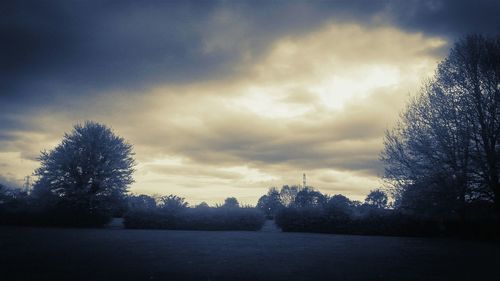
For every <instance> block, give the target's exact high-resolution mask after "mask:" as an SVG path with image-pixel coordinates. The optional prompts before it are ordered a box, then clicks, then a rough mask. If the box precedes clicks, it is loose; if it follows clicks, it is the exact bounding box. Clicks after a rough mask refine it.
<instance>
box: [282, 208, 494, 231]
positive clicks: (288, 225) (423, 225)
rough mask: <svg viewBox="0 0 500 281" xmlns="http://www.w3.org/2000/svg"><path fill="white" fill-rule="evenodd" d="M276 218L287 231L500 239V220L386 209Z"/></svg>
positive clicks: (303, 212)
mask: <svg viewBox="0 0 500 281" xmlns="http://www.w3.org/2000/svg"><path fill="white" fill-rule="evenodd" d="M275 219H276V224H277V225H278V226H279V227H280V228H281V229H282V230H283V231H287V232H318V233H338V234H357V235H391V236H456V237H465V238H479V239H481V238H484V239H491V238H494V239H499V238H500V226H499V224H498V223H497V222H493V221H489V220H488V221H487V220H475V221H465V222H462V221H458V220H447V221H443V220H429V219H422V218H416V217H414V216H409V215H404V214H402V213H400V212H398V211H394V210H386V209H371V210H365V211H364V213H363V214H362V215H359V214H358V215H352V214H347V213H340V214H339V212H338V211H332V210H328V209H326V208H314V207H311V208H284V209H281V210H280V211H279V212H278V213H277V215H276V217H275Z"/></svg>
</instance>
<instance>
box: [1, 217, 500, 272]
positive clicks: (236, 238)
mask: <svg viewBox="0 0 500 281" xmlns="http://www.w3.org/2000/svg"><path fill="white" fill-rule="evenodd" d="M499 261H500V244H499V243H492V242H477V241H476V242H472V241H463V240H452V239H424V238H408V237H406V238H402V237H376V236H349V235H327V234H310V233H281V232H247V231H170V230H124V229H59V228H30V227H0V272H1V274H2V276H1V277H2V278H1V280H110V279H114V280H398V281H399V280H498V278H499V277H500V268H499V267H498V264H499Z"/></svg>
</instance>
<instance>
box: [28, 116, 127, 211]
mask: <svg viewBox="0 0 500 281" xmlns="http://www.w3.org/2000/svg"><path fill="white" fill-rule="evenodd" d="M132 156H133V152H132V146H131V145H130V144H128V143H127V142H126V141H125V140H124V139H123V138H121V137H118V136H117V135H115V134H114V133H113V131H112V130H111V129H109V128H108V127H106V126H104V125H102V124H99V123H96V122H92V121H87V122H85V124H83V125H80V124H78V125H75V126H74V128H73V131H72V132H71V133H69V134H65V135H64V138H63V140H62V142H61V143H60V144H59V145H58V146H56V148H54V149H53V150H51V151H48V152H47V151H44V152H42V153H41V155H40V157H39V160H40V161H41V166H40V168H38V169H37V170H36V171H35V174H36V175H37V176H38V177H39V179H38V180H37V182H36V183H35V194H44V195H47V196H51V197H53V198H56V200H55V202H56V203H57V204H58V207H63V208H64V212H68V216H69V215H70V214H72V215H74V216H75V217H74V219H75V220H78V219H83V217H92V216H103V217H107V216H109V215H110V214H111V212H113V208H114V207H115V206H117V203H118V202H120V201H121V200H122V199H123V196H124V194H125V192H126V191H127V188H128V186H129V185H130V184H131V183H132V182H133V179H132V173H133V171H134V170H133V166H134V159H133V158H132ZM61 212H63V211H61Z"/></svg>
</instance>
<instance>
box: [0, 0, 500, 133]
mask: <svg viewBox="0 0 500 281" xmlns="http://www.w3.org/2000/svg"><path fill="white" fill-rule="evenodd" d="M0 7H1V11H0V13H1V17H0V36H1V38H2V42H3V44H1V45H0V63H1V68H0V102H1V106H0V107H1V108H0V110H1V111H2V112H6V111H7V112H23V111H25V110H35V109H34V108H36V107H40V106H45V105H47V104H56V105H58V104H59V103H62V105H64V103H71V101H69V102H68V101H62V100H63V99H64V98H68V97H70V99H72V98H74V99H79V98H82V97H88V96H89V95H93V94H96V93H100V92H102V91H104V90H116V89H118V90H119V89H128V90H131V89H140V88H143V87H148V86H151V85H154V84H156V83H160V82H161V83H165V82H183V81H192V80H196V79H202V78H203V79H206V78H210V77H214V76H217V75H228V74H230V73H231V71H234V69H232V68H231V66H232V65H233V63H236V62H237V61H239V60H240V59H241V56H242V53H247V55H248V54H250V56H252V55H258V54H259V52H260V51H261V50H262V49H263V48H264V47H265V46H266V44H267V43H269V42H271V41H272V40H273V39H274V38H276V36H280V35H286V34H289V33H295V34H296V33H299V32H303V31H307V30H310V29H311V28H313V27H315V26H317V25H318V24H321V23H323V22H325V21H326V20H336V21H356V22H362V23H365V24H369V23H371V22H373V20H374V19H376V18H377V17H379V18H382V20H388V21H390V22H392V23H393V24H396V25H399V26H401V27H403V28H408V29H411V30H417V31H424V32H426V33H433V34H440V35H445V36H446V35H449V36H457V35H459V34H462V33H464V32H496V31H497V30H498V27H499V26H500V20H499V18H500V17H498V16H497V14H496V13H497V11H498V10H500V4H499V2H498V1H486V0H485V1H451V0H450V1H410V2H408V1H315V2H308V1H248V2H243V1H196V2H194V1H146V2H143V1H6V2H3V4H1V6H0ZM224 12H226V13H224ZM228 15H229V16H232V18H229V19H228V18H227V17H228ZM1 119H2V120H1V121H2V124H4V125H2V127H3V126H10V124H8V123H11V122H13V120H9V119H8V118H6V116H5V115H4V114H2V118H1ZM16 126H19V124H16Z"/></svg>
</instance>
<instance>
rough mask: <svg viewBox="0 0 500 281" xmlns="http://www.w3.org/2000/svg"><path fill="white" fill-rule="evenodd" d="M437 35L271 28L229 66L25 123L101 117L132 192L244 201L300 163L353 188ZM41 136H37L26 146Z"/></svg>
mask: <svg viewBox="0 0 500 281" xmlns="http://www.w3.org/2000/svg"><path fill="white" fill-rule="evenodd" d="M227 40H230V39H227ZM211 42H212V43H210V44H211V45H209V47H210V46H212V47H214V46H215V45H213V44H214V43H213V41H211ZM445 44H446V42H445V41H444V40H443V39H441V38H427V37H424V36H423V35H422V34H420V33H407V32H403V31H401V30H398V29H396V28H392V27H371V28H368V27H363V26H360V25H356V24H337V23H331V24H328V25H325V26H323V27H322V28H321V29H319V30H316V31H314V32H311V33H308V34H305V35H300V36H298V35H296V36H286V37H283V38H278V39H277V40H276V41H275V42H274V43H272V44H271V45H270V46H269V47H268V48H267V49H266V51H265V52H264V53H263V54H261V55H260V56H257V57H256V58H254V59H251V60H249V59H248V57H244V58H242V60H241V63H240V65H237V66H235V69H238V70H240V71H238V72H237V73H238V74H237V75H235V76H233V77H228V78H225V79H219V80H211V81H199V82H197V83H187V84H165V85H158V86H155V87H153V88H152V89H150V90H144V91H142V92H141V93H140V94H137V95H129V96H130V98H126V99H128V100H127V101H126V102H117V100H118V96H123V95H126V94H124V93H108V94H107V95H106V96H104V97H101V98H97V99H95V100H92V101H90V102H89V103H88V105H90V106H88V107H85V106H82V107H81V108H78V109H77V110H76V113H75V112H71V113H70V112H64V111H63V112H55V113H53V114H50V115H49V116H50V117H49V119H51V120H49V121H45V122H44V123H43V124H42V123H41V122H40V124H37V125H38V126H40V127H42V128H43V127H44V124H57V126H55V125H53V127H57V128H51V129H48V130H47V131H48V132H50V134H52V135H51V136H54V134H55V136H56V137H60V136H61V135H62V132H63V131H68V130H69V128H70V127H71V125H72V124H73V123H75V122H81V121H82V120H85V119H93V120H96V121H99V122H103V123H105V124H108V125H110V126H112V127H113V128H114V129H115V131H116V132H117V133H118V134H119V135H121V136H123V137H124V138H126V139H128V140H129V141H130V142H131V143H132V144H134V147H135V152H136V158H137V160H138V162H139V166H138V167H137V172H136V175H135V179H136V183H135V184H134V185H133V186H132V189H131V191H132V192H142V193H149V194H153V193H158V194H177V195H180V196H184V197H186V198H187V200H188V201H189V202H191V203H198V202H200V201H207V202H209V203H214V202H221V201H222V200H223V199H224V198H225V197H228V196H236V197H237V198H238V199H239V200H240V201H242V202H243V203H250V204H255V203H256V201H257V199H258V197H259V196H260V195H262V194H263V193H264V192H265V191H266V189H267V188H268V187H270V186H281V185H283V184H299V183H300V181H301V175H302V173H303V172H306V173H307V175H308V184H309V185H312V186H315V187H317V188H319V189H320V190H321V191H323V192H326V193H329V194H336V193H343V194H345V195H347V196H349V197H351V198H352V199H358V200H360V199H362V198H364V196H365V195H366V193H367V192H368V191H369V190H370V189H373V188H376V187H378V186H379V185H380V182H379V180H378V175H379V174H380V173H381V171H382V167H381V164H380V163H379V162H378V153H379V151H380V149H381V148H382V137H383V133H384V130H385V128H387V127H389V126H390V125H391V124H392V122H394V120H395V118H396V117H397V115H398V112H399V111H400V109H401V108H402V105H403V104H404V101H405V100H406V99H407V97H408V94H409V93H410V92H414V91H415V90H417V89H418V87H419V85H420V82H421V80H422V79H423V78H426V77H428V76H430V75H431V74H432V73H433V71H434V68H435V66H436V64H437V62H438V61H439V59H440V57H439V55H437V54H439V53H440V51H441V49H442V48H443V47H444V46H445ZM212 47H211V48H212ZM209 49H210V48H209ZM33 120H35V121H33V122H34V123H37V121H36V118H33ZM47 139H50V138H47ZM42 148H50V145H49V143H43V142H42V143H36V144H32V146H31V147H30V149H28V150H29V151H34V152H37V151H39V150H40V149H42ZM9 155H10V154H9ZM12 157H14V158H15V157H17V156H12V155H11V156H9V158H10V159H7V160H8V161H6V162H5V163H7V165H8V162H9V161H10V160H14V159H13V158H12ZM3 161H5V160H2V162H3ZM22 172H24V173H26V172H27V171H22ZM21 174H22V173H21Z"/></svg>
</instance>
